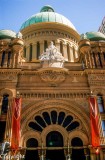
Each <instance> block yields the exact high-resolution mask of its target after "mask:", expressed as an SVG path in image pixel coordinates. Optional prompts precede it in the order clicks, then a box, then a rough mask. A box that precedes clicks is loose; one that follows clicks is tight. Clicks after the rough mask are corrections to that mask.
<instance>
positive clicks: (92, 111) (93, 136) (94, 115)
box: [89, 97, 100, 147]
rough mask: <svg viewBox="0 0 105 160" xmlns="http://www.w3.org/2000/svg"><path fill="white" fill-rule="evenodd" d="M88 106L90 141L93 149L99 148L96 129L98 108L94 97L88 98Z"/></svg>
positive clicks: (98, 137)
mask: <svg viewBox="0 0 105 160" xmlns="http://www.w3.org/2000/svg"><path fill="white" fill-rule="evenodd" d="M89 104H90V123H91V141H92V146H93V147H98V146H100V136H99V128H98V108H97V107H98V106H97V100H96V98H95V97H90V98H89Z"/></svg>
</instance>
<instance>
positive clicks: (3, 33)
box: [0, 30, 16, 39]
mask: <svg viewBox="0 0 105 160" xmlns="http://www.w3.org/2000/svg"><path fill="white" fill-rule="evenodd" d="M12 38H16V33H15V32H14V31H12V30H0V39H12Z"/></svg>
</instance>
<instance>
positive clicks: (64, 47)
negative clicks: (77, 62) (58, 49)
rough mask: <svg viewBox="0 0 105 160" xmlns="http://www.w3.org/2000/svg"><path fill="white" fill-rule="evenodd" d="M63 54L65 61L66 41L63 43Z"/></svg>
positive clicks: (66, 55) (66, 57)
mask: <svg viewBox="0 0 105 160" xmlns="http://www.w3.org/2000/svg"><path fill="white" fill-rule="evenodd" d="M63 56H64V57H65V59H67V61H68V54H67V44H66V43H63Z"/></svg>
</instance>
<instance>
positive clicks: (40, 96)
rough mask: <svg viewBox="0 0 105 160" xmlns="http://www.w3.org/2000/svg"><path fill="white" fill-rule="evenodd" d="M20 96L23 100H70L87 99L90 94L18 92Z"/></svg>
mask: <svg viewBox="0 0 105 160" xmlns="http://www.w3.org/2000/svg"><path fill="white" fill-rule="evenodd" d="M20 95H21V96H22V97H23V98H25V99H33V98H34V99H43V98H44V99H47V98H48V99H55V98H56V99H62V98H64V99H65V98H66V99H70V98H71V99H72V98H87V97H88V96H89V95H90V93H89V92H78V93H76V92H56V93H55V92H50V91H49V92H48V93H46V92H31V93H30V92H27V93H24V92H20Z"/></svg>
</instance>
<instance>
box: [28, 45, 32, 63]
mask: <svg viewBox="0 0 105 160" xmlns="http://www.w3.org/2000/svg"><path fill="white" fill-rule="evenodd" d="M29 61H32V44H30V56H29Z"/></svg>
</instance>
